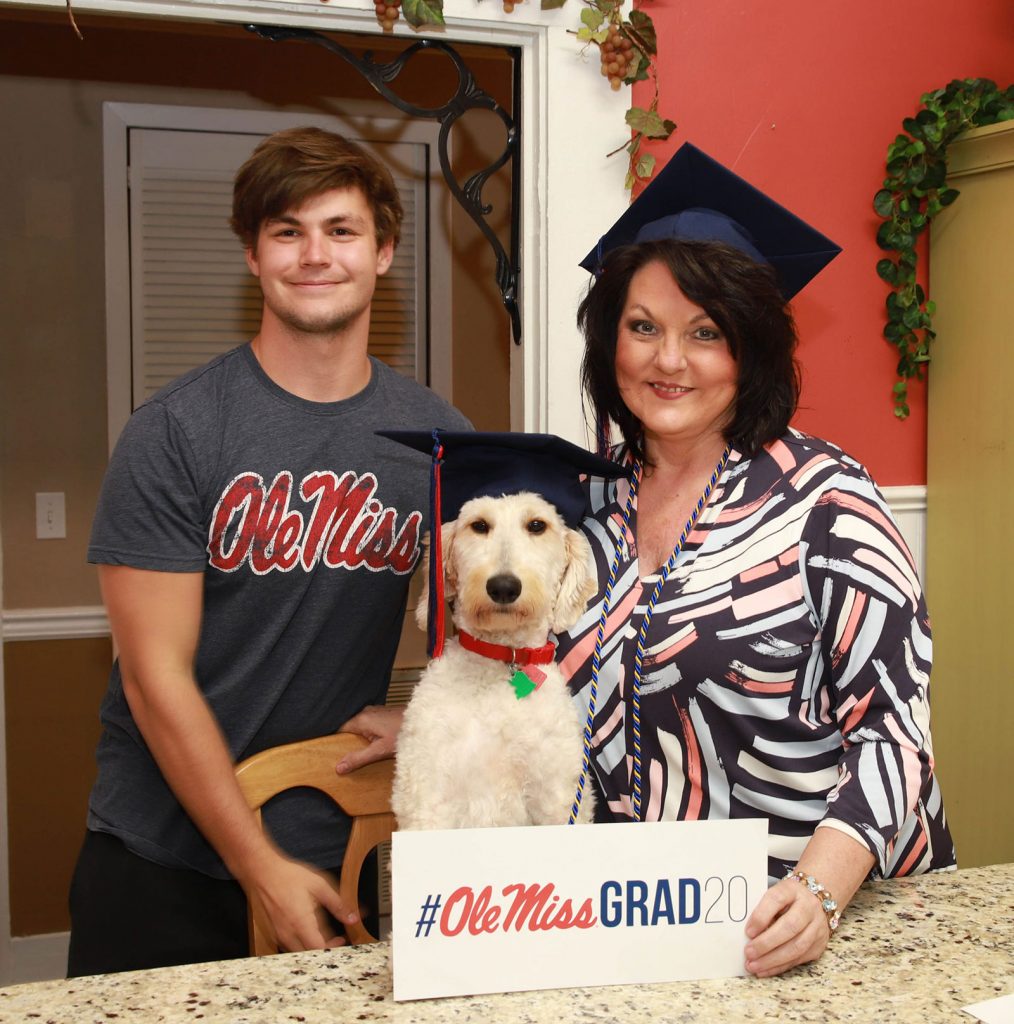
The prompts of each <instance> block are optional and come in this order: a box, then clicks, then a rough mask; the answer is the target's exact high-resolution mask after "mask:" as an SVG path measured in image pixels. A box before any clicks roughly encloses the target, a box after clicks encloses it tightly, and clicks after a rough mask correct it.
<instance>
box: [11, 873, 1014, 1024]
mask: <svg viewBox="0 0 1014 1024" xmlns="http://www.w3.org/2000/svg"><path fill="white" fill-rule="evenodd" d="M391 991H392V987H391V971H390V947H389V946H388V945H387V944H386V943H381V944H378V945H375V946H358V947H352V948H346V949H339V950H330V951H323V952H314V953H287V954H282V955H279V956H271V957H261V958H259V959H247V960H233V961H223V962H220V963H209V964H197V965H193V966H188V967H169V968H164V969H162V970H157V971H137V972H132V973H128V974H115V975H100V976H98V977H94V978H77V979H74V980H73V981H51V982H41V983H36V984H27V985H17V986H13V987H10V988H5V989H0V1022H8V1021H11V1022H13V1021H18V1022H31V1024H40V1022H42V1024H45V1022H60V1024H90V1022H102V1024H110V1022H116V1024H129V1022H131V1021H137V1022H144V1024H150V1022H163V1021H164V1022H172V1024H175V1022H185V1021H202V1022H204V1024H209V1022H215V1024H218V1022H226V1021H228V1022H230V1024H287V1022H289V1021H295V1022H306V1024H344V1022H355V1021H393V1022H398V1024H402V1022H404V1024H414V1022H420V1024H422V1022H446V1024H472V1022H474V1024H480V1022H481V1024H491V1022H492V1021H496V1020H505V1021H511V1022H517V1024H529V1022H540V1024H541V1022H551V1024H570V1022H573V1024H591V1022H602V1024H608V1022H616V1024H620V1022H622V1024H632V1022H638V1021H649V1020H650V1021H653V1022H663V1024H666V1022H673V1024H677V1022H678V1024H694V1022H699V1021H700V1022H718V1021H721V1022H723V1024H726V1022H733V1021H778V1022H789V1024H791V1022H797V1021H807V1022H809V1021H812V1022H834V1021H856V1022H862V1024H870V1022H871V1021H874V1022H879V1021H911V1022H918V1024H933V1022H936V1021H963V1022H966V1024H971V1022H972V1020H973V1018H972V1017H970V1016H968V1015H967V1014H964V1013H962V1012H961V1007H963V1006H967V1005H968V1004H970V1003H977V1002H981V1001H983V1000H987V999H995V998H997V997H998V996H1001V995H1006V994H1008V993H1012V992H1014V864H1006V865H997V866H994V867H988V868H972V869H970V870H966V871H958V872H950V873H944V874H936V875H923V876H920V877H918V878H908V879H898V880H892V881H887V882H876V883H869V884H867V885H866V886H864V887H863V888H862V889H861V890H860V891H859V893H858V894H857V895H856V897H855V899H854V900H853V902H852V904H851V905H850V906H849V908H848V910H847V912H846V914H845V916H844V917H843V918H842V923H841V927H840V928H839V931H838V935H837V936H836V937H835V939H834V940H833V941H832V943H831V945H830V947H829V948H828V951H827V952H826V953H825V954H824V956H823V957H822V958H821V960H820V961H819V963H817V964H811V965H808V966H806V967H799V968H796V969H795V970H793V971H790V972H789V973H788V974H786V975H783V976H782V977H780V978H769V979H764V980H758V979H755V978H730V979H723V980H718V981H700V982H672V983H668V984H661V985H625V986H612V987H603V988H580V989H556V990H551V991H542V992H519V993H508V994H505V995H497V996H470V997H463V998H455V999H436V1000H430V1001H421V1002H411V1003H395V1002H394V1001H393V1000H392V997H391Z"/></svg>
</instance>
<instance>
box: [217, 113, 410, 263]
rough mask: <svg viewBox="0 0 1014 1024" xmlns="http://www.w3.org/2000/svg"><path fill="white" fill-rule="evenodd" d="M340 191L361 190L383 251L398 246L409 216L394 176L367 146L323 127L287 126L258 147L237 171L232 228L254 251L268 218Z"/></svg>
mask: <svg viewBox="0 0 1014 1024" xmlns="http://www.w3.org/2000/svg"><path fill="white" fill-rule="evenodd" d="M336 188H358V189H359V190H360V191H361V192H362V193H363V195H364V196H365V197H366V202H367V204H368V205H369V207H370V211H371V212H372V214H373V223H374V225H375V227H376V232H377V245H378V247H379V246H382V245H384V244H385V243H387V242H393V243H394V245H397V244H398V242H399V240H400V239H401V221H402V216H403V212H402V207H401V199H400V198H399V196H398V189H397V188H396V187H395V184H394V179H393V178H392V177H391V172H390V171H388V169H387V168H386V167H385V166H384V165H383V164H382V163H381V162H380V161H379V160H377V159H376V157H374V156H371V155H370V154H369V153H367V152H366V150H364V149H363V148H362V147H361V146H358V145H357V144H356V143H354V142H351V141H350V140H349V139H346V138H343V137H342V136H341V135H336V134H335V133H334V132H328V131H324V129H323V128H308V127H307V128H286V129H285V130H284V131H280V132H275V134H274V135H269V136H268V137H267V138H266V139H264V141H263V142H261V143H260V144H259V145H258V146H257V148H256V149H255V150H254V151H253V153H252V155H251V156H250V158H249V159H248V160H247V162H246V163H245V164H243V166H242V167H241V168H240V169H239V171H237V173H236V182H235V185H234V186H233V192H232V219H231V222H230V223H231V224H232V230H233V231H235V232H236V234H237V235H239V238H240V240H241V241H242V243H243V245H244V247H245V248H248V249H252V248H254V247H255V246H256V244H257V235H258V233H259V232H260V228H261V225H262V224H263V223H264V222H265V221H266V220H270V219H272V218H274V217H280V216H281V215H282V214H283V213H285V212H286V210H292V209H296V208H298V207H300V206H302V204H303V203H305V202H306V201H307V200H308V199H312V198H314V197H315V196H319V195H321V194H322V193H324V192H329V191H330V190H331V189H336Z"/></svg>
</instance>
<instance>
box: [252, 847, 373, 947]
mask: <svg viewBox="0 0 1014 1024" xmlns="http://www.w3.org/2000/svg"><path fill="white" fill-rule="evenodd" d="M242 881H243V888H244V890H246V892H247V894H248V896H249V894H250V893H251V890H252V891H253V892H255V893H256V895H257V897H258V898H259V899H260V901H261V905H262V906H263V907H264V910H265V912H266V913H267V916H268V919H269V920H270V921H271V927H272V928H273V930H274V933H275V938H276V940H277V942H278V948H279V949H280V950H285V951H287V952H290V953H296V952H300V951H302V950H305V949H333V948H334V947H336V946H344V945H345V937H344V935H338V934H336V933H335V930H334V927H333V924H332V922H331V920H330V919H329V918H328V915H329V914H330V915H331V917H333V918H334V920H335V921H337V922H339V924H353V923H355V922H356V921H358V920H359V914H358V913H357V912H356V910H355V909H354V908H350V907H346V906H345V904H344V903H342V900H341V897H340V896H339V895H338V884H337V882H335V880H334V879H333V878H332V877H331V876H330V875H329V874H327V872H324V871H317V870H316V869H315V868H312V867H310V865H309V864H303V863H302V862H301V861H296V860H291V859H290V858H288V857H286V856H285V855H284V854H282V853H280V852H277V853H275V855H274V856H273V857H272V858H271V859H266V860H265V861H264V862H262V864H261V865H259V867H258V869H257V871H256V873H255V874H253V875H249V876H247V878H245V879H243V880H242Z"/></svg>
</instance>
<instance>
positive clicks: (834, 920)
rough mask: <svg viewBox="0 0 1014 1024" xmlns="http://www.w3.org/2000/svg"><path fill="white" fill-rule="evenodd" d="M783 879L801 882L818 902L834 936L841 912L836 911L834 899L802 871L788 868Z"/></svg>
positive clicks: (836, 905)
mask: <svg viewBox="0 0 1014 1024" xmlns="http://www.w3.org/2000/svg"><path fill="white" fill-rule="evenodd" d="M785 877H786V878H794V879H796V881H797V882H802V883H803V885H805V886H806V888H807V889H809V890H810V892H812V893H813V895H814V896H816V897H817V899H818V900H820V909H821V910H823V911H824V915H825V916H826V917H827V926H828V928H830V929H831V934H832V935H834V933H835V929H836V928H837V927H838V922H839V921H840V920H841V911H840V910H839V909H838V904H837V903H836V902H835V899H834V897H833V896H832V895H831V894H830V893H829V892H828V891H827V889H825V888H824V886H823V885H822V884H821V883H820V882H818V881H817V879H816V878H814V877H813V875H807V874H805V873H804V872H802V871H793V869H792V868H789V870H788V872H787V873H786V875H785Z"/></svg>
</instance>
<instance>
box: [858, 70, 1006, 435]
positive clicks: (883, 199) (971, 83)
mask: <svg viewBox="0 0 1014 1024" xmlns="http://www.w3.org/2000/svg"><path fill="white" fill-rule="evenodd" d="M920 102H921V103H922V105H923V109H921V110H920V111H919V112H918V113H917V114H916V115H915V117H906V118H905V119H904V120H903V121H902V123H901V127H902V129H903V131H904V133H903V134H900V135H898V136H897V137H896V138H895V140H894V142H892V143H891V144H890V146H888V147H887V177H886V178H885V179H884V186H883V188H881V189H880V190H878V192H877V194H876V195H875V196H874V197H873V209H874V212H875V213H876V214H877V216H878V217H880V218H881V219H882V223H881V224H880V226H879V227H878V229H877V245H879V246H880V248H881V249H885V250H887V251H888V252H893V253H896V256H894V257H885V258H883V259H880V260H878V262H877V276H878V277H880V278H881V280H883V281H886V282H887V284H889V285H890V286H891V289H892V290H891V292H890V293H889V294H888V296H887V301H886V308H887V322H886V323H885V325H884V332H883V333H884V338H885V339H886V340H887V341H888V342H889V343H890V344H892V345H894V346H895V348H897V350H898V364H897V374H898V378H899V379H898V381H897V382H896V383H895V384H894V386H893V388H892V389H891V396H892V399H893V401H894V415H895V416H897V417H898V419H905V418H906V417H907V416H908V415H909V406H908V381H909V380H912V379H915V380H922V379H923V377H924V376H925V368H926V365H927V364H928V363H929V361H930V353H929V348H930V342H931V341H932V340H933V339H934V338H935V337H936V333H935V332H934V330H933V328H932V323H933V315H934V314H935V313H936V306H935V305H934V304H933V303H932V302H930V301H927V298H926V295H925V293H924V291H923V289H922V287H921V286H920V285H918V284H917V283H916V279H915V277H916V266H917V262H918V260H917V256H916V244H917V243H918V241H919V238H920V236H921V235H922V234H923V232H924V231H925V230H926V229H927V228H928V227H929V225H930V223H931V222H932V220H933V218H934V217H935V216H936V215H937V214H938V213H940V211H941V210H943V209H944V208H945V207H947V206H950V204H951V203H953V202H954V200H955V199H957V198H958V191H957V189H953V188H948V187H947V185H946V180H947V159H946V158H947V147H948V146H949V145H950V143H951V142H953V140H954V139H955V138H956V137H957V136H958V135H960V134H961V133H962V132H963V131H966V130H967V129H968V128H973V127H980V126H982V125H987V124H996V123H997V122H998V121H1008V120H1011V119H1014V85H1011V86H1008V87H1007V88H1006V89H1004V90H1000V89H998V88H997V86H996V84H995V83H994V82H991V81H990V80H989V79H986V78H965V79H955V80H954V81H952V82H951V83H950V84H948V85H947V86H945V87H944V88H942V89H937V90H935V91H934V92H928V93H926V94H925V95H924V96H922V97H921V100H920Z"/></svg>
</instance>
